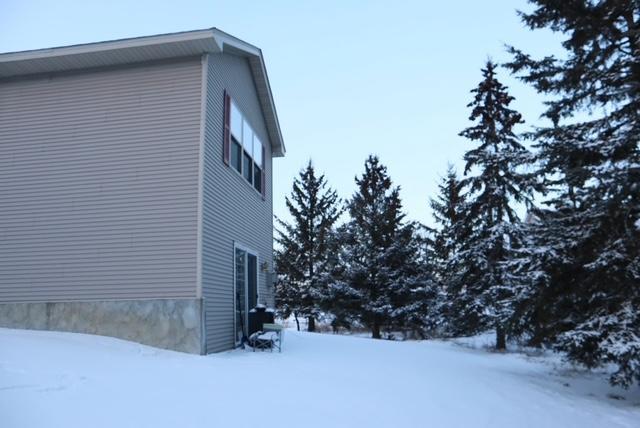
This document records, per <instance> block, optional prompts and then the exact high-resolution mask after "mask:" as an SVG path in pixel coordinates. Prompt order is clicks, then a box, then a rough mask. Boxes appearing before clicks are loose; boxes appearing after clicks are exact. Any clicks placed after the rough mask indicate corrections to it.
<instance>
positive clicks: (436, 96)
mask: <svg viewBox="0 0 640 428" xmlns="http://www.w3.org/2000/svg"><path fill="white" fill-rule="evenodd" d="M517 8H520V9H525V10H528V9H529V6H528V5H527V4H526V3H525V2H524V1H521V0H512V1H507V0H486V1H473V0H468V1H463V2H447V1H438V2H435V1H424V0H423V1H393V2H392V1H348V0H338V1H333V0H324V1H314V2H311V1H309V2H301V1H212V0H208V1H204V0H203V1H197V0H193V1H192V0H182V1H174V2H168V1H158V0H154V1H149V0H135V1H134V0H129V1H127V0H111V1H91V0H84V1H81V0H76V1H70V0H55V1H44V0H42V1H30V0H0V52H7V51H18V50H26V49H37V48H44V47H53V46H61V45H69V44H77V43H88V42H95V41H101V40H111V39H119V38H124V37H135V36H144V35H152V34H159V33H168V32H174V31H184V30H192V29H200V28H208V27H218V28H220V29H221V30H223V31H226V32H228V33H231V34H233V35H235V36H237V37H239V38H241V39H243V40H246V41H247V42H250V43H253V44H255V45H257V46H258V47H260V48H261V49H262V50H263V53H264V55H265V59H266V62H267V68H268V72H269V78H270V81H271V85H272V89H273V92H274V96H275V101H276V107H277V109H278V114H279V117H280V125H281V127H282V132H283V135H284V139H285V144H286V145H287V156H286V157H285V158H283V159H276V160H275V164H274V169H275V176H274V211H275V213H276V215H282V214H284V210H285V206H284V195H285V194H288V193H289V191H290V188H291V181H292V179H293V177H294V175H296V174H297V172H298V171H299V169H300V168H301V167H303V166H304V164H305V163H306V161H307V160H308V159H309V158H312V159H313V161H314V164H315V165H316V167H317V168H318V170H319V171H322V172H325V173H326V176H327V178H328V180H329V182H330V184H331V185H332V186H333V187H335V188H336V189H337V190H338V192H339V194H340V196H341V197H343V198H348V197H349V196H350V195H351V194H352V193H353V191H354V190H355V184H354V180H353V178H354V176H355V175H356V174H360V173H361V171H362V170H363V162H364V159H365V158H366V157H367V156H368V155H369V154H371V153H374V154H378V155H379V156H380V159H381V161H382V162H383V163H384V164H386V165H387V166H388V168H389V172H390V175H391V177H392V179H393V180H394V182H395V183H396V184H399V185H401V186H402V191H401V196H402V198H403V201H404V205H405V208H406V210H407V212H408V215H409V217H410V218H411V219H415V220H420V221H423V222H425V223H427V224H431V223H432V220H431V213H430V210H429V207H428V198H429V197H431V196H433V195H434V194H435V192H436V186H437V182H438V178H439V177H440V176H441V175H442V174H443V173H444V171H445V170H446V166H447V162H451V163H454V164H455V165H456V166H458V169H459V171H460V172H461V171H462V165H463V164H462V161H461V157H462V154H463V153H464V152H465V150H468V149H469V148H470V147H471V145H470V143H469V142H467V141H466V140H464V139H462V138H460V137H458V136H457V134H458V132H459V131H460V130H462V129H463V128H464V127H466V126H468V124H469V122H468V119H467V118H468V113H469V112H468V109H467V108H466V104H467V103H468V102H469V101H470V94H469V90H471V89H472V88H473V87H475V85H476V84H477V83H478V81H479V79H480V68H481V66H482V65H483V64H484V62H485V61H486V60H487V58H489V57H491V58H493V59H494V60H495V61H498V62H502V61H504V60H506V59H507V58H508V56H507V55H506V53H505V49H504V44H505V43H508V44H514V45H516V46H518V47H521V48H524V49H525V50H526V51H528V52H533V53H535V54H547V53H549V51H550V50H555V51H557V50H558V46H559V39H558V38H557V37H556V36H554V35H552V34H550V33H542V32H535V33H533V32H530V31H529V30H528V29H526V28H524V27H523V25H522V24H521V22H520V19H519V18H518V16H517V15H516V12H515V11H516V9H517ZM501 77H502V80H503V82H504V83H506V84H507V85H509V86H510V88H511V92H512V94H513V95H514V96H516V98H517V102H515V103H514V106H515V107H516V108H517V109H518V110H519V111H520V112H521V113H523V115H524V117H525V119H526V120H527V125H526V126H523V127H522V128H521V130H524V129H526V127H528V126H531V125H532V124H534V123H536V122H537V118H538V116H539V114H540V113H541V111H542V104H541V101H542V100H541V99H540V97H539V96H538V95H537V94H536V93H535V92H534V91H533V90H532V89H531V88H529V87H526V86H525V85H523V84H522V83H520V82H518V81H516V80H515V79H513V78H511V77H510V76H508V74H507V73H506V71H503V72H502V74H501Z"/></svg>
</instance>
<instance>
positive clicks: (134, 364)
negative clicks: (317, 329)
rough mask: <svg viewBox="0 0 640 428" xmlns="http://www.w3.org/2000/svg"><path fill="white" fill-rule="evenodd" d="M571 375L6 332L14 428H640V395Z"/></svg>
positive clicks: (513, 357) (329, 343)
mask: <svg viewBox="0 0 640 428" xmlns="http://www.w3.org/2000/svg"><path fill="white" fill-rule="evenodd" d="M557 364H558V360H557V358H549V357H536V358H531V357H525V356H523V355H520V354H496V353H491V352H487V351H485V350H481V349H470V348H469V347H464V346H460V345H459V344H455V343H450V342H449V343H447V342H439V341H429V342H390V341H374V340H371V339H363V338H357V337H344V336H334V335H323V334H308V333H298V332H295V331H287V336H286V338H285V343H284V351H283V353H282V354H278V353H251V352H246V351H232V352H227V353H223V354H217V355H210V356H205V357H201V356H193V355H186V354H180V353H177V352H170V351H163V350H158V349H155V348H150V347H147V346H142V345H138V344H135V343H131V342H126V341H122V340H117V339H111V338H107V337H100V336H90V335H81V334H70V333H55V332H37V331H20V330H8V329H0V427H2V428H13V427H20V428H25V427H26V428H28V427H39V428H42V427H92V428H93V427H154V428H160V427H220V428H227V427H230V428H234V427H249V426H265V427H323V428H326V427H427V426H429V427H465V428H468V427H492V428H501V427H545V428H549V427H562V428H569V427H581V428H589V427H599V428H600V427H606V428H614V427H634V428H638V427H640V390H639V389H638V388H637V387H636V388H634V389H632V390H630V391H626V392H625V391H624V390H617V389H613V388H610V387H609V386H608V385H607V384H606V381H605V380H604V377H603V376H601V375H597V374H585V373H582V372H578V371H572V370H569V369H568V368H566V367H563V366H557ZM611 397H617V398H615V399H614V398H611ZM258 421H260V422H259V423H258Z"/></svg>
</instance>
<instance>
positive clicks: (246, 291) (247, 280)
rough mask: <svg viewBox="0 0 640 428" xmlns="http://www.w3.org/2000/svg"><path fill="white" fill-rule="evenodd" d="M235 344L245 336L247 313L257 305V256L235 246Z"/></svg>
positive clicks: (247, 320)
mask: <svg viewBox="0 0 640 428" xmlns="http://www.w3.org/2000/svg"><path fill="white" fill-rule="evenodd" d="M234 256H235V257H234V259H235V260H234V274H235V279H234V284H235V331H236V337H235V339H236V344H240V343H242V339H243V337H245V338H246V336H247V331H248V330H247V326H248V324H249V311H250V310H251V309H253V308H255V307H256V304H257V303H258V256H257V255H256V254H255V253H253V252H252V251H250V250H248V249H246V248H244V247H240V246H237V245H236V247H235V253H234Z"/></svg>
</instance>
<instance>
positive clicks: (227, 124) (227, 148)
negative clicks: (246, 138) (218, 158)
mask: <svg viewBox="0 0 640 428" xmlns="http://www.w3.org/2000/svg"><path fill="white" fill-rule="evenodd" d="M223 138H224V141H223V143H222V144H223V146H224V163H226V164H227V165H229V154H230V153H231V97H230V96H229V94H228V93H227V91H224V135H223Z"/></svg>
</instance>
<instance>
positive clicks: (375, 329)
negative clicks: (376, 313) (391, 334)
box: [371, 322, 380, 339]
mask: <svg viewBox="0 0 640 428" xmlns="http://www.w3.org/2000/svg"><path fill="white" fill-rule="evenodd" d="M371 337H373V338H374V339H380V324H378V323H377V322H374V323H373V325H372V326H371Z"/></svg>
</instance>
